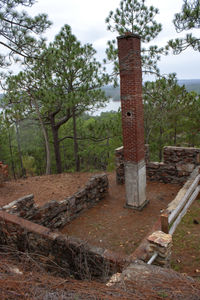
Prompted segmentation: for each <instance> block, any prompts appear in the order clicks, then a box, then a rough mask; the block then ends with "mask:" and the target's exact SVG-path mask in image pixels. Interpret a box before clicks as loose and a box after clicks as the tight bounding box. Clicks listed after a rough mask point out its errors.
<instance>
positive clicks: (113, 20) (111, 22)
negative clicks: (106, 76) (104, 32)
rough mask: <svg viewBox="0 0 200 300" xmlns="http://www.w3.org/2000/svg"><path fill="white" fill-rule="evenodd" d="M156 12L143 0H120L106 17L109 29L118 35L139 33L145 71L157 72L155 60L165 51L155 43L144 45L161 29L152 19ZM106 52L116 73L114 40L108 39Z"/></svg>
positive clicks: (155, 9) (116, 51) (116, 52)
mask: <svg viewBox="0 0 200 300" xmlns="http://www.w3.org/2000/svg"><path fill="white" fill-rule="evenodd" d="M158 13H159V10H158V9H157V8H155V7H153V6H150V7H148V6H146V5H145V0H122V1H121V2H120V6H119V8H117V9H116V10H115V12H113V11H111V12H110V13H109V15H108V17H107V18H106V23H107V24H108V25H107V29H108V30H109V31H112V32H117V33H118V34H119V35H122V34H125V33H126V32H130V33H133V34H138V35H140V37H141V40H142V42H143V43H144V44H145V46H144V47H142V66H143V71H144V72H145V73H156V74H158V73H159V70H158V68H157V61H158V60H159V59H160V55H161V54H163V53H166V51H165V50H164V48H158V47H157V46H156V45H155V46H152V45H151V46H149V47H147V46H146V44H147V43H149V42H150V41H152V40H153V39H154V38H155V37H157V35H158V34H159V33H160V31H161V30H162V26H161V24H160V23H157V22H156V21H155V20H154V18H155V16H156V15H157V14H158ZM106 54H107V59H108V61H112V62H113V63H114V67H113V72H114V74H116V73H118V69H119V67H118V62H117V54H118V50H117V47H116V40H112V41H108V47H107V49H106Z"/></svg>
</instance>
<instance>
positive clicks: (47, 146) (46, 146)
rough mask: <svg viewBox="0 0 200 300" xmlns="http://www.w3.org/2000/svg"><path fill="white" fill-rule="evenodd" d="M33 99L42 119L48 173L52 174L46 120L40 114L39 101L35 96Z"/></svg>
mask: <svg viewBox="0 0 200 300" xmlns="http://www.w3.org/2000/svg"><path fill="white" fill-rule="evenodd" d="M32 101H33V103H34V105H35V109H36V113H37V116H38V119H39V121H40V125H41V128H42V133H43V137H44V141H45V149H46V175H49V174H51V157H50V146H49V140H48V134H47V130H46V128H45V126H44V122H43V120H42V116H41V114H40V110H39V107H38V103H37V101H36V100H35V99H34V98H32Z"/></svg>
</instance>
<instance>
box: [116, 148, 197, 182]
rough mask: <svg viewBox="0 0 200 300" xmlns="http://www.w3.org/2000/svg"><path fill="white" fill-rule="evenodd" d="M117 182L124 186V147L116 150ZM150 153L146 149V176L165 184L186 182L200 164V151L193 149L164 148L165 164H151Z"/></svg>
mask: <svg viewBox="0 0 200 300" xmlns="http://www.w3.org/2000/svg"><path fill="white" fill-rule="evenodd" d="M115 153H116V181H117V183H118V184H123V183H124V181H125V179H124V157H123V147H120V148H118V149H116V152H115ZM148 157H149V151H148V148H147V147H146V174H147V179H148V180H150V181H159V182H164V183H178V184H179V183H180V184H183V183H184V182H186V180H187V179H188V177H189V176H190V174H191V173H192V171H193V170H194V169H195V167H196V166H197V165H199V164H200V149H199V148H192V147H172V146H168V147H164V148H163V158H164V160H163V162H160V163H159V162H149V160H148Z"/></svg>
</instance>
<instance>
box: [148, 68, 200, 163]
mask: <svg viewBox="0 0 200 300" xmlns="http://www.w3.org/2000/svg"><path fill="white" fill-rule="evenodd" d="M199 101H200V97H199V95H197V94H196V93H195V92H191V93H188V92H187V91H186V89H185V86H179V85H178V83H177V79H176V77H175V74H170V75H169V77H168V78H162V79H159V80H157V81H156V82H146V83H145V85H144V108H145V109H144V111H145V118H144V119H145V137H146V143H149V144H150V148H151V151H150V153H151V154H152V155H153V157H152V159H153V160H156V159H159V160H162V148H163V146H165V145H175V146H176V145H177V146H178V145H183V144H184V145H186V146H195V145H196V146H199V122H198V117H197V115H198V114H199V107H200V106H199V104H200V102H199Z"/></svg>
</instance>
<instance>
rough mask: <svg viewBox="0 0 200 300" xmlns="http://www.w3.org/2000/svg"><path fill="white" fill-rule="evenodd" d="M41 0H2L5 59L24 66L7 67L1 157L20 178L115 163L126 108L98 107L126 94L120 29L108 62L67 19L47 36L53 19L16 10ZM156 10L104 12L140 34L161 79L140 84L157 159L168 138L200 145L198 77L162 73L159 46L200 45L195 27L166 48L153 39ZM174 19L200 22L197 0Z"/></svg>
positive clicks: (152, 70)
mask: <svg viewBox="0 0 200 300" xmlns="http://www.w3.org/2000/svg"><path fill="white" fill-rule="evenodd" d="M34 3H35V1H34V0H28V1H25V0H20V1H15V0H13V1H4V2H2V3H1V5H0V6H1V16H0V25H1V33H0V37H1V44H2V45H3V46H4V47H5V48H6V49H7V51H8V53H7V54H6V55H4V54H3V53H1V54H0V67H2V68H4V69H6V68H7V67H9V66H11V65H12V63H13V62H18V63H19V65H20V64H21V66H23V67H22V68H21V71H20V72H19V73H18V74H17V75H13V74H12V73H9V72H7V73H1V87H2V89H3V90H4V93H3V97H2V98H1V114H0V159H1V160H2V161H3V163H5V164H8V165H9V170H10V175H11V176H13V177H15V178H16V177H22V176H27V175H40V174H44V173H46V174H50V173H61V172H73V171H91V170H112V169H113V168H114V150H115V148H117V147H119V146H121V145H122V132H121V112H120V111H118V112H113V111H111V112H105V113H102V114H101V115H100V116H95V115H94V114H92V112H94V111H95V110H96V109H98V108H101V107H104V106H105V105H106V102H107V101H108V98H109V97H112V98H113V99H114V100H117V99H118V98H119V88H116V89H113V88H112V86H116V85H117V83H119V63H118V49H117V44H116V38H115V39H113V40H110V41H107V48H106V49H105V56H106V58H105V59H103V61H102V62H99V61H97V59H96V56H95V55H96V50H95V49H94V48H93V45H91V44H88V43H86V44H81V42H80V41H79V40H78V39H77V38H76V36H75V35H74V34H73V33H72V29H71V27H70V26H69V25H68V24H65V25H64V26H63V27H62V28H61V29H60V31H59V33H58V34H57V35H56V36H55V38H54V41H52V42H50V43H46V41H45V39H43V38H41V36H40V35H41V34H42V33H43V32H44V31H45V30H46V29H47V28H48V27H49V26H50V25H51V22H50V21H49V20H48V16H47V15H45V14H40V15H38V16H36V17H34V18H32V17H30V16H29V15H28V14H27V13H26V11H20V10H19V6H22V7H26V6H32V5H33V4H34ZM158 13H159V10H158V9H157V8H155V7H154V6H149V7H148V6H146V5H145V0H134V1H132V0H122V1H121V2H120V5H119V7H118V8H117V9H116V10H115V11H111V12H110V13H109V14H108V17H107V18H106V20H105V22H106V24H107V30H108V31H111V32H115V33H116V37H117V36H119V35H123V34H125V33H126V32H130V33H133V34H138V35H139V36H140V37H141V42H142V47H141V61H142V72H143V73H144V74H154V75H155V77H156V78H157V80H156V81H154V82H145V83H144V86H143V101H144V127H145V142H146V143H148V144H149V145H150V153H151V159H152V160H154V161H155V160H158V161H161V160H162V148H163V146H165V145H176V146H192V147H194V146H196V147H199V146H200V139H199V137H200V127H199V115H200V95H199V86H197V85H198V83H197V85H196V82H194V81H190V82H185V81H182V83H181V81H178V80H177V79H176V75H175V74H174V73H171V74H168V75H166V76H165V77H163V76H162V74H160V70H159V68H158V61H159V60H160V58H161V55H168V54H169V53H170V51H172V52H173V53H174V54H179V53H181V52H182V51H184V50H185V49H187V48H188V47H191V48H192V49H193V50H194V51H199V49H200V40H199V38H198V37H195V36H194V35H193V33H189V34H185V36H183V37H182V38H177V39H175V40H173V39H172V40H169V41H168V42H167V44H166V45H163V47H159V46H158V45H153V44H152V43H150V44H149V42H151V41H153V40H154V38H155V37H157V36H158V34H159V33H160V32H161V31H162V24H161V23H158V22H157V21H156V20H155V19H156V18H155V17H156V15H157V14H158ZM173 23H174V26H175V29H176V31H177V32H184V31H185V30H189V29H195V28H199V1H198V0H193V1H186V0H184V1H183V6H182V9H181V11H180V12H178V13H177V14H175V16H174V20H173ZM109 63H111V64H112V71H110V72H108V71H107V69H106V66H107V64H109ZM172 71H173V70H172ZM182 84H185V85H182ZM102 87H103V88H102ZM194 89H195V90H194Z"/></svg>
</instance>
